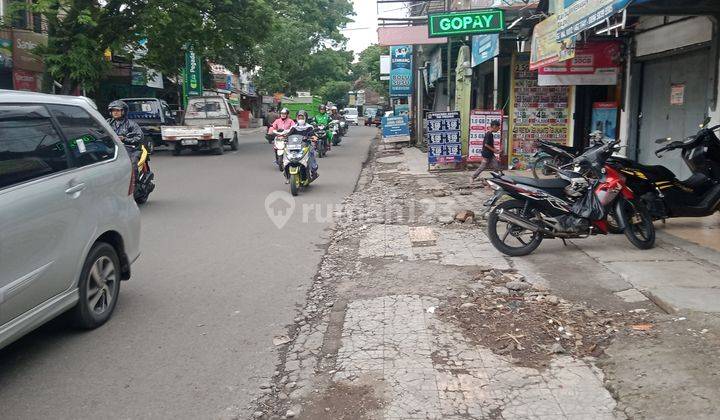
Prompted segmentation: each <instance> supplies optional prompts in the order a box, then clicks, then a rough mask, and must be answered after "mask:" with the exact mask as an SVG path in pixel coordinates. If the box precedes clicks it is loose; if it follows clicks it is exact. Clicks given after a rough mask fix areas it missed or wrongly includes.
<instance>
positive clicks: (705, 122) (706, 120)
mask: <svg viewBox="0 0 720 420" xmlns="http://www.w3.org/2000/svg"><path fill="white" fill-rule="evenodd" d="M708 124H710V117H705V119H704V120H703V123H702V124H700V128H705V127H707V125H708Z"/></svg>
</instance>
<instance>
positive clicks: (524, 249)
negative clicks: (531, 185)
mask: <svg viewBox="0 0 720 420" xmlns="http://www.w3.org/2000/svg"><path fill="white" fill-rule="evenodd" d="M500 211H502V212H504V213H508V214H512V215H513V216H517V217H520V218H523V219H530V218H531V217H532V214H526V210H525V202H524V201H520V200H508V201H505V202H503V203H501V204H499V205H498V206H497V207H495V208H494V209H492V211H491V212H490V215H489V216H488V225H487V226H488V227H487V233H488V237H489V238H490V242H491V243H492V244H493V246H494V247H495V249H497V250H498V251H500V252H502V253H503V254H505V255H509V256H511V257H522V256H525V255H529V254H531V253H532V252H533V251H535V250H536V249H537V247H539V246H540V243H541V242H542V240H543V236H542V234H541V233H539V232H532V231H529V230H527V229H525V228H523V227H521V226H517V225H514V224H512V223H509V222H503V221H502V220H500V218H499V212H500Z"/></svg>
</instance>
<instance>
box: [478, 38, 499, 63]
mask: <svg viewBox="0 0 720 420" xmlns="http://www.w3.org/2000/svg"><path fill="white" fill-rule="evenodd" d="M499 54H500V35H499V34H492V35H475V36H474V37H472V66H473V67H475V66H477V65H478V64H482V63H484V62H486V61H488V60H491V59H493V58H495V57H497V56H498V55H499Z"/></svg>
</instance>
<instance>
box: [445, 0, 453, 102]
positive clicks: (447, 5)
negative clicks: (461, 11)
mask: <svg viewBox="0 0 720 420" xmlns="http://www.w3.org/2000/svg"><path fill="white" fill-rule="evenodd" d="M451 3H452V0H445V11H446V12H449V11H450V5H451ZM447 40H448V41H447V82H446V85H447V97H448V104H447V109H446V111H448V112H449V111H450V98H451V95H452V93H451V92H452V91H451V90H450V89H451V87H452V79H451V77H450V75H451V74H452V63H451V61H452V37H449V36H448V37H447Z"/></svg>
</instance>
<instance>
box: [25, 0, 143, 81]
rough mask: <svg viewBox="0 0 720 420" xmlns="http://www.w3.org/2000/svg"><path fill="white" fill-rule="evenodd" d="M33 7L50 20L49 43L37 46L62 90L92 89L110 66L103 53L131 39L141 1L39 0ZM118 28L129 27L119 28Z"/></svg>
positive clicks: (38, 51)
mask: <svg viewBox="0 0 720 420" xmlns="http://www.w3.org/2000/svg"><path fill="white" fill-rule="evenodd" d="M26 7H30V8H31V10H32V11H33V12H36V13H41V14H43V15H44V17H45V18H46V19H47V25H48V44H47V46H40V47H38V48H37V49H36V51H35V52H36V53H38V54H39V55H40V56H42V57H43V60H44V62H45V66H46V68H47V72H48V73H49V74H50V76H51V77H52V78H53V79H55V80H58V81H60V83H61V84H62V93H70V92H71V91H73V90H74V89H75V88H76V87H77V86H78V85H82V86H83V87H85V88H92V87H93V86H94V85H95V83H96V82H97V81H98V80H100V79H101V78H102V77H104V76H105V74H106V73H107V71H108V70H109V68H110V65H109V63H107V62H106V61H104V58H103V53H104V51H105V50H106V49H108V48H110V49H113V50H117V49H119V48H121V47H122V46H124V45H125V44H127V43H128V42H130V40H131V39H132V38H133V35H132V34H133V33H134V30H135V28H136V24H135V23H136V21H137V14H136V13H137V11H138V10H141V9H143V8H144V4H143V2H142V1H141V0H128V1H125V0H108V1H107V2H103V5H101V4H100V2H99V1H96V0H37V1H36V2H35V3H33V4H31V5H27V6H26ZM117 28H125V30H122V31H118V30H117Z"/></svg>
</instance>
